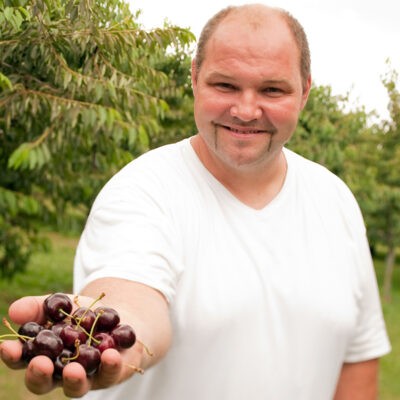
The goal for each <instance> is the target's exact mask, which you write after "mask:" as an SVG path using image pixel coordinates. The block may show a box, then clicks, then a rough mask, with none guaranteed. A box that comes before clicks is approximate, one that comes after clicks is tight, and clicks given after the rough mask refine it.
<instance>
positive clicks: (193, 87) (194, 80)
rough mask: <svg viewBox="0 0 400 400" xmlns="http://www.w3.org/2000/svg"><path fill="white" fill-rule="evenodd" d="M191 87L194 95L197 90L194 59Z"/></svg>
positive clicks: (194, 60) (194, 61)
mask: <svg viewBox="0 0 400 400" xmlns="http://www.w3.org/2000/svg"><path fill="white" fill-rule="evenodd" d="M192 89H193V96H196V91H197V71H196V59H195V58H194V59H193V60H192Z"/></svg>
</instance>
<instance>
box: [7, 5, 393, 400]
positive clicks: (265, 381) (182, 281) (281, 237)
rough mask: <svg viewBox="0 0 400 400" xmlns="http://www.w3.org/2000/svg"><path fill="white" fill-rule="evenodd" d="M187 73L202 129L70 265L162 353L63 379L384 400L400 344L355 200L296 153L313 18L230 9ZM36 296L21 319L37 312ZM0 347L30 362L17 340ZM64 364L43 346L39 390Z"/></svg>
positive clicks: (218, 398) (98, 220)
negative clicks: (389, 362) (394, 342)
mask: <svg viewBox="0 0 400 400" xmlns="http://www.w3.org/2000/svg"><path fill="white" fill-rule="evenodd" d="M192 75H193V92H194V96H195V104H194V114H195V120H196V124H197V127H198V133H197V134H196V135H194V136H193V137H192V138H190V139H186V140H184V141H182V142H179V143H176V144H173V145H168V146H164V147H162V148H159V149H157V150H153V151H151V152H148V153H147V154H145V155H143V156H142V157H139V158H138V159H136V160H135V161H133V162H132V163H130V164H129V165H128V166H126V167H125V168H124V169H123V170H122V171H120V172H119V173H118V174H117V175H116V176H115V177H114V178H113V179H111V180H110V182H109V183H108V184H107V185H106V186H105V187H104V189H103V190H102V192H101V193H100V195H99V196H98V198H97V199H96V201H95V203H94V205H93V208H92V210H91V213H90V216H89V219H88V222H87V224H86V227H85V230H84V232H83V234H82V237H81V240H80V243H79V246H78V250H77V255H76V260H75V274H74V287H75V291H76V292H77V293H80V294H81V295H82V296H87V297H89V299H85V298H84V297H82V298H81V302H84V301H85V302H87V303H90V302H91V298H97V297H98V295H99V294H100V293H101V292H105V293H106V297H105V298H104V299H103V300H102V301H103V304H105V305H107V306H110V307H113V308H115V309H117V310H119V311H120V313H121V321H122V322H124V323H129V324H130V325H132V326H133V327H134V328H135V330H136V333H137V337H138V338H139V339H140V340H141V342H144V343H145V344H146V345H147V346H148V347H149V348H150V349H151V350H152V351H153V353H154V354H155V355H154V357H149V356H148V355H147V354H146V352H145V351H144V350H143V347H142V345H141V344H140V343H137V344H135V346H134V347H133V348H132V349H130V350H126V351H124V352H123V353H121V354H120V353H118V352H117V351H115V350H114V349H107V350H106V351H104V353H103V354H102V365H101V368H100V371H99V372H98V373H97V374H96V375H94V376H92V377H89V378H87V377H86V375H85V371H84V370H83V368H82V366H81V365H80V364H78V363H76V362H72V363H70V364H68V365H67V366H66V367H65V368H64V372H63V377H64V379H63V381H62V383H58V385H60V384H61V385H62V386H63V388H64V392H65V393H66V394H67V395H68V396H70V397H81V396H84V395H85V394H86V397H85V398H87V399H93V400H94V399H96V400H97V399H99V400H100V399H103V398H107V399H108V398H109V399H113V400H127V399H135V400H149V399H151V400H171V399H174V400H188V399H191V400H243V399H252V400H294V399H295V400H332V399H334V400H374V399H376V397H377V391H378V388H377V373H378V358H379V357H381V356H382V355H384V354H386V353H388V352H389V351H390V343H389V340H388V337H387V334H386V329H385V324H384V320H383V317H382V311H381V305H380V301H379V295H378V290H377V285H376V279H375V275H374V269H373V265H372V262H371V256H370V254H369V247H368V243H367V239H366V232H365V227H364V223H363V219H362V216H361V213H360V210H359V208H358V205H357V203H356V201H355V199H354V197H353V196H352V194H351V193H350V191H349V189H348V188H347V187H346V185H345V184H344V183H343V182H342V181H341V180H340V179H339V178H337V177H336V176H334V175H333V174H332V173H330V172H329V171H327V170H326V169H325V168H324V167H322V166H320V165H317V164H315V163H312V162H310V161H308V160H306V159H304V158H302V157H301V156H299V155H297V154H295V153H293V152H291V151H289V150H288V149H286V148H285V147H284V145H285V143H286V142H287V141H288V140H289V139H290V137H291V136H292V135H293V133H294V131H295V128H296V124H297V121H298V116H299V113H300V112H301V110H302V109H303V107H304V105H305V104H306V101H307V96H308V93H309V90H310V86H311V77H310V55H309V50H308V44H307V39H306V36H305V34H304V32H303V29H302V27H301V26H300V25H299V23H298V22H297V21H296V20H295V19H294V18H293V17H291V16H290V15H289V14H288V13H286V12H285V11H282V10H277V9H272V8H268V7H266V6H261V5H247V6H243V7H232V8H228V9H225V10H222V11H221V12H220V13H218V14H217V15H216V16H214V17H213V18H212V19H211V20H210V21H209V22H208V24H207V25H206V27H205V28H204V30H203V32H202V35H201V37H200V40H199V43H198V50H197V54H196V58H195V60H194V61H193V66H192ZM42 302H43V298H23V299H21V300H19V301H17V302H16V303H14V304H13V305H12V306H11V307H10V312H9V313H10V317H11V318H12V319H13V320H14V321H15V322H18V323H23V322H25V321H27V320H37V321H41V319H42V318H43V312H42V311H41V304H42ZM1 355H2V358H3V360H4V361H5V362H6V363H7V364H8V365H9V366H10V367H12V368H17V367H20V366H21V362H20V357H21V344H20V343H15V342H5V343H3V345H2V346H1ZM127 364H133V365H136V366H140V367H141V368H144V369H145V370H146V372H145V374H144V375H143V376H135V377H133V378H132V375H133V370H132V369H131V368H129V367H127V366H126V365H127ZM52 368H53V367H52V363H51V361H50V360H49V359H47V358H46V357H35V358H34V359H33V360H32V361H31V362H30V364H29V366H28V368H27V372H26V384H27V386H28V388H30V389H31V390H32V391H33V392H35V393H39V394H40V393H46V392H48V391H50V390H52V389H53V388H54V386H55V382H54V381H53V379H52ZM147 369H148V370H147ZM96 389H104V391H103V390H96Z"/></svg>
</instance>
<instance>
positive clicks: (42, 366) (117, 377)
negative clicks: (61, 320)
mask: <svg viewBox="0 0 400 400" xmlns="http://www.w3.org/2000/svg"><path fill="white" fill-rule="evenodd" d="M102 292H104V293H105V294H106V296H105V297H104V298H103V299H102V301H101V303H99V304H102V305H104V306H108V307H112V308H115V309H116V310H117V311H118V312H119V314H120V317H121V322H122V323H126V324H129V325H131V326H132V327H133V328H134V330H135V332H136V337H137V338H138V339H139V340H140V342H142V343H144V344H145V345H146V346H147V347H148V348H149V349H150V350H151V351H152V353H153V354H154V355H153V356H152V357H151V356H149V355H147V353H146V352H145V351H144V349H143V346H142V345H141V344H140V343H139V342H137V343H136V344H135V345H134V346H133V347H132V348H130V349H128V350H124V351H123V352H121V353H120V352H118V351H117V350H115V349H108V350H106V351H104V352H103V353H102V357H101V361H102V362H101V368H100V370H99V371H98V372H97V373H96V374H95V375H94V376H91V377H89V378H87V377H86V373H85V371H84V369H83V367H82V366H81V365H80V364H78V363H76V362H72V363H70V364H68V365H66V367H65V368H64V371H63V381H62V383H61V385H62V386H63V389H64V393H65V394H66V395H67V396H69V397H81V396H83V395H84V394H86V393H87V392H88V391H89V390H95V389H101V388H105V387H109V386H113V385H115V384H117V383H120V382H122V381H124V380H126V379H128V378H130V377H131V376H132V375H133V374H134V372H135V371H134V369H132V368H131V367H129V366H128V365H134V366H137V367H141V368H143V369H144V370H146V369H147V368H149V367H150V366H152V365H153V364H155V363H156V362H157V361H159V360H160V359H161V358H162V357H163V356H164V355H165V354H166V352H167V351H168V348H169V346H170V343H171V325H170V320H169V311H168V305H167V302H166V300H165V298H164V296H163V295H162V294H161V293H160V292H158V291H157V290H155V289H153V288H150V287H148V286H146V285H143V284H140V283H135V282H131V281H128V280H123V279H116V278H102V279H99V280H96V281H94V282H92V283H90V284H89V285H88V286H87V287H86V288H85V289H84V290H83V291H82V296H80V297H79V301H80V303H81V305H82V306H88V305H89V304H90V303H91V302H92V301H93V299H95V298H97V297H99V295H100V294H101V293H102ZM72 297H73V296H71V298H72ZM44 299H45V296H40V297H24V298H22V299H20V300H17V301H16V302H15V303H13V304H12V305H11V306H10V309H9V315H10V318H11V319H12V320H13V321H14V322H15V323H17V324H23V323H25V322H28V321H36V322H39V323H43V322H44V314H43V309H42V304H43V301H44ZM96 307H97V305H96ZM0 352H1V357H2V359H3V361H4V362H5V363H6V364H7V365H8V366H9V367H10V368H13V369H16V368H22V367H23V366H24V364H23V363H22V362H21V360H20V358H21V352H22V345H21V344H20V343H19V341H6V342H4V343H2V344H1V346H0ZM52 373H53V363H52V361H51V360H50V359H49V358H47V357H45V356H38V357H35V358H34V359H33V360H32V361H31V362H30V363H29V365H28V368H27V370H26V374H25V383H26V386H27V387H28V389H29V390H31V391H32V392H34V393H36V394H44V393H47V392H49V391H51V390H52V389H53V388H54V387H56V386H57V385H60V383H56V382H54V380H53V379H52ZM138 379H140V377H138Z"/></svg>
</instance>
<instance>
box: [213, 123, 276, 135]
mask: <svg viewBox="0 0 400 400" xmlns="http://www.w3.org/2000/svg"><path fill="white" fill-rule="evenodd" d="M213 125H214V126H215V128H223V129H226V130H228V131H230V132H232V133H235V134H238V135H259V134H262V133H269V131H267V130H265V129H257V128H256V127H254V126H240V125H236V126H231V125H223V124H218V123H215V122H213Z"/></svg>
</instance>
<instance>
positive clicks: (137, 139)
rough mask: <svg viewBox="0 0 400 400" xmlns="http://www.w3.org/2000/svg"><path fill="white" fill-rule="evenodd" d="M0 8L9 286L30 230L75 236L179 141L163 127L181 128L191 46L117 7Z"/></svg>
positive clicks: (170, 30)
mask: <svg viewBox="0 0 400 400" xmlns="http://www.w3.org/2000/svg"><path fill="white" fill-rule="evenodd" d="M10 3H11V2H10ZM10 3H7V5H10ZM1 4H3V3H0V37H1V40H0V170H1V171H2V172H1V174H0V191H1V192H0V215H2V216H3V215H4V216H6V217H4V218H3V220H2V222H0V239H1V241H0V273H1V271H3V272H4V271H7V275H8V276H11V275H12V273H13V272H12V271H13V268H15V271H17V270H22V269H23V265H24V262H25V261H26V260H27V258H28V257H29V255H30V253H31V251H32V249H33V248H34V239H35V237H36V233H35V229H36V226H37V225H38V224H40V223H42V224H43V223H46V224H48V223H51V224H54V225H55V227H56V228H58V227H60V226H62V227H67V226H70V227H72V226H74V227H78V228H74V229H80V228H81V226H82V224H83V221H84V219H85V218H86V215H87V212H88V209H89V208H90V206H91V204H92V202H93V199H94V197H95V196H96V194H97V193H98V191H99V189H100V187H101V186H102V185H103V184H104V182H105V181H106V180H107V179H108V178H109V177H110V176H111V175H112V174H114V173H115V172H116V171H117V170H118V169H120V168H121V167H122V166H124V165H125V164H126V163H127V162H129V161H131V160H132V159H133V158H134V157H137V156H138V155H140V154H142V153H143V152H144V151H147V150H148V149H149V148H151V147H154V146H155V145H158V144H161V143H163V142H166V141H170V140H171V137H173V136H174V135H176V137H177V138H178V137H179V135H180V133H179V132H178V130H176V129H166V130H164V129H162V126H163V125H164V124H165V123H166V121H167V120H171V116H172V115H174V117H173V118H174V120H175V121H176V126H182V125H184V124H185V119H184V118H182V113H183V111H181V112H179V110H178V109H180V108H182V107H187V103H185V102H184V100H183V98H184V91H183V90H182V85H181V83H178V81H179V82H180V81H185V82H186V81H187V79H188V77H189V73H190V68H189V67H190V54H189V51H188V46H189V44H190V42H191V41H192V40H193V39H194V36H193V34H191V33H190V32H189V31H187V30H184V29H181V28H178V27H172V26H168V25H166V26H165V27H164V28H162V29H161V28H159V29H155V30H153V31H151V32H146V31H144V30H142V29H141V28H140V26H139V25H138V24H137V23H136V22H135V16H133V15H132V14H131V13H130V11H129V7H128V5H127V4H126V3H124V2H123V1H120V0H101V1H95V0H85V1H78V0H68V1H55V2H52V1H49V0H26V1H24V2H23V3H19V2H13V3H11V4H14V5H16V6H15V7H2V6H1ZM20 5H23V8H21V7H20ZM178 49H179V50H178ZM174 51H176V52H178V51H180V52H181V55H180V56H179V58H178V59H175V58H174V57H173V56H172V55H173V53H174ZM183 54H184V56H182V55H183ZM174 71H175V72H174ZM176 71H178V73H177V72H176ZM179 113H180V116H178V114H179ZM179 124H180V125H179ZM164 126H166V125H164ZM170 127H171V128H172V125H170ZM185 132H186V135H189V134H190V133H191V130H190V129H185ZM38 199H40V202H38ZM53 227H54V226H53ZM19 248H20V250H18V249H19ZM1 257H3V258H1ZM24 260H25V261H24Z"/></svg>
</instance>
